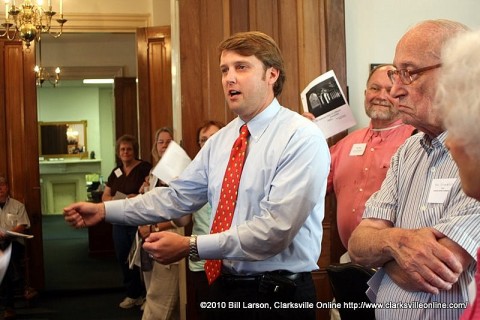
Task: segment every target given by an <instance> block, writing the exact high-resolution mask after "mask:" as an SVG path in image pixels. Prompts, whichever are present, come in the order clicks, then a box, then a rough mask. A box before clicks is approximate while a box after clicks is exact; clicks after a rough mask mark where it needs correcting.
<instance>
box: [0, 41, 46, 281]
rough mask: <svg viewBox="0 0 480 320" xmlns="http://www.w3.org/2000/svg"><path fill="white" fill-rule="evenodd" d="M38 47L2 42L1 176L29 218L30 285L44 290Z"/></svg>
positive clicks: (0, 61) (28, 275)
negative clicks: (37, 71)
mask: <svg viewBox="0 0 480 320" xmlns="http://www.w3.org/2000/svg"><path fill="white" fill-rule="evenodd" d="M34 50H35V46H34V44H32V46H31V48H30V50H24V48H23V46H22V43H21V42H19V41H5V40H3V39H1V40H0V51H1V53H0V63H1V64H2V68H1V70H0V96H1V102H0V107H1V110H0V123H1V127H0V148H1V150H2V152H0V172H2V173H4V174H6V175H7V176H8V180H9V184H10V195H11V196H12V197H13V198H15V199H17V200H19V201H21V202H23V203H24V204H25V208H26V210H27V213H28V215H29V217H30V222H31V229H30V232H31V233H32V234H33V235H34V238H33V239H32V240H29V241H27V255H28V258H29V259H28V262H27V263H28V264H27V273H28V274H27V281H30V283H31V285H33V286H34V287H36V288H40V289H41V288H43V286H44V268H43V245H42V220H41V214H42V213H41V204H40V177H39V164H38V129H37V102H36V100H37V98H36V87H35V74H34V72H32V70H33V67H34V65H35V55H34V52H35V51H34Z"/></svg>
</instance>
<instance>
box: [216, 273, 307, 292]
mask: <svg viewBox="0 0 480 320" xmlns="http://www.w3.org/2000/svg"><path fill="white" fill-rule="evenodd" d="M310 274H311V273H310V272H301V273H293V272H289V271H284V270H277V271H270V272H264V273H260V274H255V275H245V276H242V275H233V274H222V275H221V276H220V278H219V280H220V282H221V283H222V284H223V285H224V286H227V287H230V288H234V287H245V288H246V287H248V288H252V289H255V290H256V291H257V292H260V293H262V294H285V293H289V294H293V292H294V291H295V289H296V287H297V285H299V284H300V283H299V282H298V280H306V279H309V278H307V276H310Z"/></svg>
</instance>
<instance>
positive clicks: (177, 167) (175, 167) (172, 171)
mask: <svg viewBox="0 0 480 320" xmlns="http://www.w3.org/2000/svg"><path fill="white" fill-rule="evenodd" d="M190 162H192V160H191V159H190V157H189V156H188V154H187V153H186V152H185V150H183V148H182V147H180V146H179V145H178V144H177V143H176V142H175V141H172V142H170V144H169V145H168V147H167V150H165V153H164V154H163V156H162V159H160V161H159V162H158V163H157V165H156V166H155V168H154V169H153V171H152V174H153V175H154V176H156V177H157V178H158V179H160V180H162V181H163V182H165V183H166V184H169V183H170V181H172V180H173V179H175V178H177V177H178V176H179V175H180V174H181V173H182V172H183V170H184V169H185V168H186V167H187V166H188V165H189V164H190Z"/></svg>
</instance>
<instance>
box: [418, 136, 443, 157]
mask: <svg viewBox="0 0 480 320" xmlns="http://www.w3.org/2000/svg"><path fill="white" fill-rule="evenodd" d="M446 139H447V131H444V132H442V133H441V134H440V135H438V136H437V137H435V138H433V139H432V138H431V137H430V136H429V135H427V134H423V137H422V139H421V140H420V145H421V146H422V147H423V149H424V150H425V152H426V153H427V154H430V152H432V151H433V150H434V149H445V150H444V151H448V150H447V147H445V140H446Z"/></svg>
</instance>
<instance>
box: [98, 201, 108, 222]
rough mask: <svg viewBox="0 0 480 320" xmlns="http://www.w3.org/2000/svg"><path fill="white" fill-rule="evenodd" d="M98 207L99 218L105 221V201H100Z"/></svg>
mask: <svg viewBox="0 0 480 320" xmlns="http://www.w3.org/2000/svg"><path fill="white" fill-rule="evenodd" d="M99 208H100V220H101V221H105V216H106V215H107V214H106V210H105V203H103V202H102V203H100V204H99Z"/></svg>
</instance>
